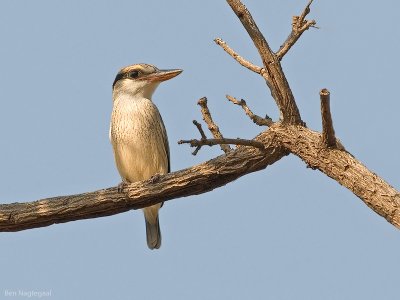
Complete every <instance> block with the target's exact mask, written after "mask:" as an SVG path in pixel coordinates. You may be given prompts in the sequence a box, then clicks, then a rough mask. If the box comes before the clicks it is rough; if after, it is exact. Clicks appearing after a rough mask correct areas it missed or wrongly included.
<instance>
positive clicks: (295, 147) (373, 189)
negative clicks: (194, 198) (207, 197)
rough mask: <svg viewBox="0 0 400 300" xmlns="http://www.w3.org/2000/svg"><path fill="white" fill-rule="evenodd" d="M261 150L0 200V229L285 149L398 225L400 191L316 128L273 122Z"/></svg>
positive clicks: (222, 176)
mask: <svg viewBox="0 0 400 300" xmlns="http://www.w3.org/2000/svg"><path fill="white" fill-rule="evenodd" d="M255 140H256V141H259V142H262V143H263V144H264V145H265V152H262V151H260V150H258V149H256V148H253V147H239V148H237V149H236V150H234V151H231V152H230V153H228V154H226V155H221V156H219V157H217V158H214V159H212V160H210V161H208V162H205V163H202V164H200V165H197V166H194V167H191V168H188V169H185V170H181V171H178V172H174V173H170V174H167V175H163V176H160V177H158V178H157V180H156V181H154V180H152V179H149V180H146V181H141V182H136V183H132V184H129V185H127V186H126V187H125V188H124V191H125V192H126V194H121V193H118V191H117V187H114V188H109V189H104V190H99V191H96V192H92V193H85V194H79V195H72V196H63V197H54V198H48V199H43V200H39V201H35V202H28V203H12V204H1V205H0V231H19V230H24V229H29V228H37V227H43V226H48V225H51V224H56V223H64V222H69V221H74V220H83V219H89V218H96V217H102V216H109V215H114V214H117V213H121V212H125V211H128V210H131V209H138V208H143V207H146V206H150V205H154V204H156V203H159V202H161V201H167V200H171V199H175V198H179V197H186V196H190V195H197V194H201V193H205V192H208V191H211V190H213V189H215V188H217V187H220V186H223V185H225V184H227V183H228V182H232V181H234V180H236V179H237V178H239V177H241V176H243V175H245V174H248V173H251V172H255V171H259V170H262V169H264V168H266V167H267V166H268V165H271V164H273V163H275V162H276V161H278V160H279V159H281V158H282V157H284V156H285V155H287V154H288V153H289V152H292V153H293V154H295V155H297V156H298V157H300V158H301V159H302V160H303V161H304V162H305V163H306V164H308V165H310V166H311V167H312V168H313V169H318V170H320V171H321V172H323V173H325V174H326V175H328V176H329V177H331V178H333V179H334V180H336V181H337V182H339V183H340V184H342V185H343V186H345V187H347V188H348V189H349V190H351V191H352V192H353V193H354V194H355V195H357V196H358V197H359V198H360V199H361V200H362V201H364V202H365V203H366V204H367V205H368V206H369V207H370V208H372V209H373V210H374V211H375V212H376V213H378V214H379V215H381V216H382V217H384V218H385V219H386V220H387V221H388V222H390V223H391V224H393V225H394V226H396V227H397V228H400V193H399V192H398V191H396V190H395V189H394V188H393V187H391V186H390V185H389V184H388V183H386V182H385V181H384V180H383V179H381V178H380V177H378V176H377V175H376V174H374V173H372V172H371V171H369V170H368V169H367V168H366V167H365V166H363V165H362V164H361V163H360V162H359V161H358V160H356V159H355V158H354V157H353V156H352V155H351V154H350V153H348V152H346V151H342V150H338V149H331V148H325V147H321V143H320V140H321V134H320V133H317V132H314V131H311V130H309V129H307V128H305V127H302V126H288V125H285V126H282V125H281V124H275V125H274V126H272V127H271V128H270V129H269V130H267V131H265V132H263V133H261V134H260V135H259V136H257V137H256V138H255Z"/></svg>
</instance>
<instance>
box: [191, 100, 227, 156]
mask: <svg viewBox="0 0 400 300" xmlns="http://www.w3.org/2000/svg"><path fill="white" fill-rule="evenodd" d="M197 104H198V105H200V107H201V114H202V115H203V120H204V122H206V124H207V126H208V129H209V130H210V132H211V134H212V135H213V137H214V138H215V139H223V138H224V137H223V136H222V134H221V132H220V131H219V128H218V126H217V124H215V123H214V121H213V119H212V117H211V113H210V110H209V109H208V106H207V98H206V97H203V98H201V99H200V100H199V101H198V102H197ZM220 146H221V149H222V151H224V152H225V153H228V152H229V151H231V150H232V149H231V147H229V145H226V144H221V145H220Z"/></svg>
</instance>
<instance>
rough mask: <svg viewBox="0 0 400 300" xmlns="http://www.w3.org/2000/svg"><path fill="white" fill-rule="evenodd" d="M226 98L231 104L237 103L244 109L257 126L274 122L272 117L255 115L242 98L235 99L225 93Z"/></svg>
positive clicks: (269, 124) (270, 124)
mask: <svg viewBox="0 0 400 300" xmlns="http://www.w3.org/2000/svg"><path fill="white" fill-rule="evenodd" d="M226 98H227V99H228V100H229V101H231V102H232V103H233V104H236V105H239V106H241V107H242V108H243V110H244V111H245V113H246V115H247V116H248V117H249V118H250V119H251V120H252V121H253V122H254V123H255V124H257V125H258V126H272V125H273V124H274V122H273V121H272V119H271V118H270V117H268V116H266V117H265V118H261V117H260V116H257V115H255V114H254V113H253V112H252V111H251V110H250V108H249V107H248V106H247V103H246V101H245V100H244V99H241V100H240V101H239V100H238V99H236V98H235V97H232V96H229V95H226Z"/></svg>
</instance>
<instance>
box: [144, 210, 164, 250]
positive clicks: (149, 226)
mask: <svg viewBox="0 0 400 300" xmlns="http://www.w3.org/2000/svg"><path fill="white" fill-rule="evenodd" d="M158 209H159V206H158V205H157V207H153V206H150V207H146V208H144V209H143V212H144V219H145V221H146V238H147V246H148V247H149V248H150V249H152V250H153V249H158V248H160V246H161V231H160V223H159V221H158Z"/></svg>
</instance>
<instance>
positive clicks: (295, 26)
mask: <svg viewBox="0 0 400 300" xmlns="http://www.w3.org/2000/svg"><path fill="white" fill-rule="evenodd" d="M312 2H313V0H310V1H309V2H308V4H307V6H306V7H305V8H304V10H303V12H302V14H301V15H300V16H294V17H293V19H292V32H291V33H290V35H289V36H288V38H287V39H286V41H285V43H284V44H283V45H282V46H281V47H280V48H279V50H278V52H277V53H276V56H277V57H278V59H279V60H281V59H282V58H283V56H284V55H285V54H286V53H287V52H288V51H289V50H290V48H292V46H293V45H294V44H295V43H296V42H297V40H298V39H299V38H300V36H301V35H302V34H303V32H304V31H306V30H308V29H309V28H310V27H315V24H316V22H315V20H311V21H307V20H305V18H306V16H307V15H308V14H309V13H310V6H311V3H312Z"/></svg>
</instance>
